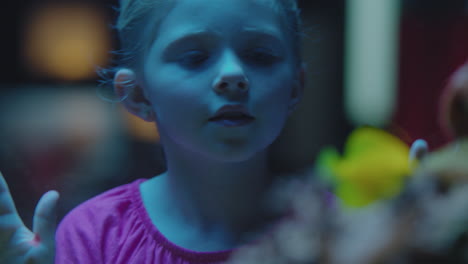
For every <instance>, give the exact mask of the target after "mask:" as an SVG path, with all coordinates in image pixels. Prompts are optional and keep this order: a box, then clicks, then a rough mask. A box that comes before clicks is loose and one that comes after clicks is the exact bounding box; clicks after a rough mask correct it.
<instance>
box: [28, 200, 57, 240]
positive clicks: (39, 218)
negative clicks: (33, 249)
mask: <svg viewBox="0 0 468 264" xmlns="http://www.w3.org/2000/svg"><path fill="white" fill-rule="evenodd" d="M58 199H59V193H58V192H57V191H48V192H47V193H45V194H44V195H43V196H42V197H41V199H40V200H39V202H38V203H37V206H36V210H35V211H34V218H33V232H34V234H35V235H36V236H38V237H36V238H37V239H39V240H40V241H41V242H44V243H47V244H50V243H54V240H55V228H56V221H57V201H58Z"/></svg>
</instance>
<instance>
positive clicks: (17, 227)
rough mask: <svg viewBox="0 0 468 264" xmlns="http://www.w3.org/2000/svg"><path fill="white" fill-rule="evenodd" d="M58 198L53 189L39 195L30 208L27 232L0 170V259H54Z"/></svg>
mask: <svg viewBox="0 0 468 264" xmlns="http://www.w3.org/2000/svg"><path fill="white" fill-rule="evenodd" d="M58 198H59V194H58V193H57V192H56V191H49V192H47V193H46V194H44V195H43V196H42V198H41V199H40V200H39V203H38V204H37V207H36V210H35V212H34V218H33V231H32V232H31V230H29V229H28V228H27V227H26V226H25V225H24V223H23V221H22V220H21V218H20V217H19V215H18V212H17V211H16V208H15V204H14V203H13V199H12V197H11V195H10V191H9V190H8V185H7V184H6V181H5V179H4V178H3V175H2V174H1V173H0V263H10V264H36V263H37V264H39V263H40V264H52V263H54V257H55V228H56V213H57V201H58Z"/></svg>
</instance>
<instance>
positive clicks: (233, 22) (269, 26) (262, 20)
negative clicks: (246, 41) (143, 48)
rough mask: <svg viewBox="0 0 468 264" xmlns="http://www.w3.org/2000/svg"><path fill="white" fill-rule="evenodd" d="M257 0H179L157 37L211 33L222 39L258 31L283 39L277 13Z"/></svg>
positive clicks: (167, 38)
mask: <svg viewBox="0 0 468 264" xmlns="http://www.w3.org/2000/svg"><path fill="white" fill-rule="evenodd" d="M267 2H269V1H265V0H263V1H258V0H178V1H176V3H175V6H174V7H173V8H172V9H171V11H170V12H169V14H168V15H167V16H166V17H165V19H163V21H161V24H160V27H159V30H158V31H159V32H158V34H157V35H158V36H156V39H160V40H161V41H162V42H165V41H170V40H171V39H176V38H178V37H181V36H184V35H186V34H190V33H194V32H202V31H211V32H214V33H217V34H218V35H221V36H223V37H233V38H235V37H236V35H237V34H240V33H243V32H247V33H252V32H261V33H266V34H269V35H273V36H275V37H277V38H284V37H285V35H286V34H285V32H284V30H283V27H282V26H281V25H282V24H281V19H280V16H279V14H277V12H275V11H274V10H273V9H272V8H271V7H270V6H269V5H268V4H267Z"/></svg>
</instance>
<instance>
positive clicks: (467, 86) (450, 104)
mask: <svg viewBox="0 0 468 264" xmlns="http://www.w3.org/2000/svg"><path fill="white" fill-rule="evenodd" d="M440 119H441V123H442V126H443V127H444V128H445V130H446V131H447V132H448V133H449V134H451V135H452V136H454V137H456V138H464V137H468V61H466V63H465V64H464V65H463V66H462V67H460V68H459V69H458V70H457V71H456V72H455V74H453V75H452V76H451V78H450V80H449V83H448V85H447V87H446V88H445V91H444V95H443V97H442V102H441V110H440Z"/></svg>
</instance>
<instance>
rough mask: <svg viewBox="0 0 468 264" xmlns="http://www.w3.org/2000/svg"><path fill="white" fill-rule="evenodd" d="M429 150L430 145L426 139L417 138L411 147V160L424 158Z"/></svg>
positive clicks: (411, 161)
mask: <svg viewBox="0 0 468 264" xmlns="http://www.w3.org/2000/svg"><path fill="white" fill-rule="evenodd" d="M428 152H429V147H428V145H427V142H426V141H425V140H424V139H418V140H416V141H415V142H414V143H413V144H412V145H411V148H410V155H409V162H410V163H413V162H414V161H419V160H422V159H423V158H424V157H425V156H426V155H427V153H428Z"/></svg>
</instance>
